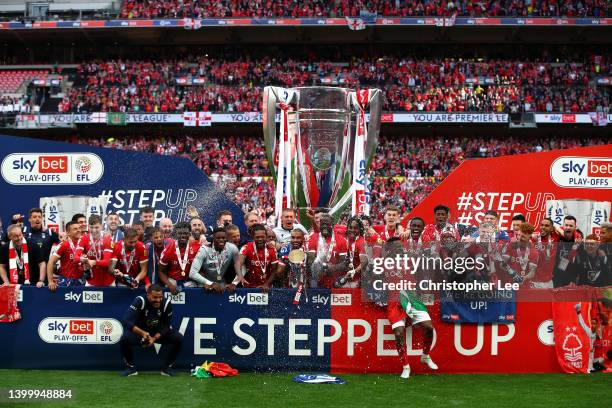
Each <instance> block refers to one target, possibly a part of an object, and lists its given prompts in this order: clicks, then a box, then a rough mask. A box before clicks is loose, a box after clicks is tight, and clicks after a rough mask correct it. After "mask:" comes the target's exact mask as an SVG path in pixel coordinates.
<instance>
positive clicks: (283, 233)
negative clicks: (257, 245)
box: [272, 208, 308, 249]
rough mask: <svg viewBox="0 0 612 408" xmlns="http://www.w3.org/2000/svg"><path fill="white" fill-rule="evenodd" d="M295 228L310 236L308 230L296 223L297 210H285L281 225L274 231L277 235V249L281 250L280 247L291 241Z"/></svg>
mask: <svg viewBox="0 0 612 408" xmlns="http://www.w3.org/2000/svg"><path fill="white" fill-rule="evenodd" d="M293 228H299V229H301V230H302V231H304V234H308V231H306V228H304V226H303V225H302V224H299V223H297V222H296V220H295V210H293V208H285V209H283V211H282V212H281V225H280V226H279V227H275V228H274V229H273V230H272V231H274V235H276V242H277V244H276V249H280V247H282V246H283V245H286V244H288V243H289V242H290V241H291V231H293Z"/></svg>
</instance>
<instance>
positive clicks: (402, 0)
mask: <svg viewBox="0 0 612 408" xmlns="http://www.w3.org/2000/svg"><path fill="white" fill-rule="evenodd" d="M361 11H367V12H370V13H376V14H378V15H381V16H396V17H419V16H451V15H459V16H469V17H500V16H510V17H559V16H562V17H584V16H593V17H605V16H610V15H612V10H611V8H610V2H609V1H606V0H478V1H474V0H351V1H349V0H330V1H323V0H309V1H305V0H248V1H247V0H214V1H203V0H126V1H125V3H124V6H123V8H122V10H121V12H120V14H119V17H120V18H184V17H195V18H210V17H213V18H215V17H216V18H224V17H235V18H240V17H253V18H258V17H262V18H271V17H295V18H300V17H354V16H359V15H360V12H361Z"/></svg>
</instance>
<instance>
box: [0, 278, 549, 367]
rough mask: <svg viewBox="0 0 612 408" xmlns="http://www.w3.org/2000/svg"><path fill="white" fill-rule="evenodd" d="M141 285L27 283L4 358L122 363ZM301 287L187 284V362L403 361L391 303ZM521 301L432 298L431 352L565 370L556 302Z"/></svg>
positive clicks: (4, 343) (415, 342)
mask: <svg viewBox="0 0 612 408" xmlns="http://www.w3.org/2000/svg"><path fill="white" fill-rule="evenodd" d="M138 294H142V292H140V291H134V290H128V289H125V288H58V291H57V292H56V293H51V292H50V291H49V290H47V289H44V288H43V289H37V288H33V287H24V288H22V292H21V295H20V296H19V297H20V302H19V307H20V309H21V313H22V317H23V318H22V319H21V320H18V321H16V322H13V323H3V324H0V350H2V351H3V352H2V358H1V359H0V367H1V368H26V369H70V368H75V369H112V370H120V369H121V368H122V365H121V358H120V353H119V344H118V341H119V339H120V338H121V334H122V332H123V328H122V326H121V324H120V321H121V319H122V317H123V316H124V313H125V312H126V310H127V308H128V306H129V305H130V304H131V302H132V301H133V300H134V297H135V296H137V295H138ZM293 296H294V291H293V290H285V289H273V290H271V291H270V292H269V293H268V294H263V293H261V292H260V291H258V290H246V289H239V290H238V291H236V293H234V294H231V295H230V294H227V293H226V294H224V295H215V294H205V293H203V292H202V290H201V289H187V290H185V292H182V293H180V294H179V295H177V296H175V297H173V298H172V302H173V308H174V317H173V326H174V328H175V329H176V330H178V331H180V332H181V333H182V334H183V335H184V337H185V340H184V343H183V349H182V351H181V354H180V355H179V359H178V366H179V367H180V368H188V367H190V366H191V365H192V364H197V365H200V364H202V363H203V362H204V361H206V360H208V361H222V362H226V363H229V364H231V365H232V366H235V367H237V368H239V369H241V370H258V371H268V370H286V371H299V370H306V371H325V372H327V371H332V372H359V373H365V372H387V373H399V372H400V371H401V366H400V362H399V359H398V357H397V351H396V349H395V342H394V335H393V332H392V331H391V327H390V325H389V322H388V320H387V319H386V315H385V313H384V311H383V310H382V309H381V308H380V307H378V306H376V305H373V304H372V303H362V302H361V294H360V292H359V291H358V290H350V289H349V290H337V291H336V290H334V291H329V290H308V291H307V292H306V293H305V294H304V295H303V296H302V301H301V303H300V305H298V306H296V305H293V303H292V300H293ZM517 309H518V310H517V313H518V314H520V315H521V316H523V317H524V318H521V319H518V320H517V322H516V323H514V324H450V323H442V322H440V310H439V305H438V303H435V304H433V305H430V306H429V310H430V313H431V316H432V320H433V322H434V327H435V337H434V343H433V348H432V352H431V355H432V357H433V358H434V360H435V361H436V362H437V364H438V365H439V366H440V372H447V373H469V372H508V373H512V372H560V371H561V369H560V366H559V363H558V361H557V357H556V352H555V347H554V336H553V325H552V320H551V319H552V307H551V303H543V302H537V303H518V304H517ZM407 336H408V339H407V340H408V341H407V344H408V354H409V355H410V356H412V361H411V363H412V367H413V371H414V372H427V371H428V369H427V368H425V366H423V365H422V364H420V363H419V358H420V354H421V344H422V343H421V337H420V336H421V333H420V332H419V331H417V330H415V332H414V333H413V332H412V330H411V329H408V331H407ZM156 353H159V354H161V353H164V348H163V346H161V347H160V348H159V349H153V348H151V349H146V350H142V349H139V350H138V351H137V354H136V363H137V364H138V366H139V367H140V368H142V369H145V368H148V369H158V368H159V364H160V362H161V360H160V359H159V358H157V356H156V355H155V354H156ZM517 357H519V358H517Z"/></svg>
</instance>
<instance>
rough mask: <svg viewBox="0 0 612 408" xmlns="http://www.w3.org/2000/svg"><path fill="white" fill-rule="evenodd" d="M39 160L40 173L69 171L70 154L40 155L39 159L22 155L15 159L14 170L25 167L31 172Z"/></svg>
mask: <svg viewBox="0 0 612 408" xmlns="http://www.w3.org/2000/svg"><path fill="white" fill-rule="evenodd" d="M37 161H38V172H39V173H68V156H39V157H38V160H36V159H34V160H26V159H24V158H23V157H21V158H19V159H16V160H13V170H22V169H25V170H27V171H28V172H30V173H31V172H32V171H33V170H34V167H35V166H36V162H37Z"/></svg>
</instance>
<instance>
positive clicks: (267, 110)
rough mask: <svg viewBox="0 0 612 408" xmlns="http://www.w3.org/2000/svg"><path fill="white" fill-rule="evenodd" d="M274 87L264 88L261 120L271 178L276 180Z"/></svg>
mask: <svg viewBox="0 0 612 408" xmlns="http://www.w3.org/2000/svg"><path fill="white" fill-rule="evenodd" d="M274 88H276V87H274V86H266V87H265V88H264V98H263V115H262V122H263V132H264V145H265V147H266V156H268V165H269V166H270V172H271V173H272V177H273V179H274V180H276V167H275V166H274V152H275V150H276V101H277V99H278V98H277V95H276V92H275V89H274Z"/></svg>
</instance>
